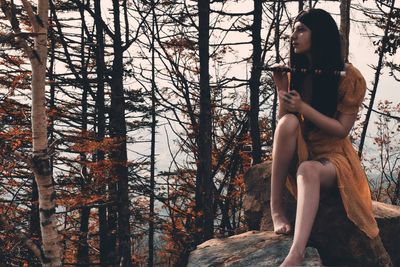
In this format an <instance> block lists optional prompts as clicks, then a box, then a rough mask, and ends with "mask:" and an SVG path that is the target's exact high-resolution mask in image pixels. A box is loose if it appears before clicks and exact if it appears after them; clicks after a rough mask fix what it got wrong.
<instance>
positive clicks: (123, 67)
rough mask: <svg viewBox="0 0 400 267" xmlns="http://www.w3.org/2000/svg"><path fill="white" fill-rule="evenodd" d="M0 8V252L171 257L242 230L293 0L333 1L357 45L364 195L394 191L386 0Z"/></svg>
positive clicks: (391, 4)
mask: <svg viewBox="0 0 400 267" xmlns="http://www.w3.org/2000/svg"><path fill="white" fill-rule="evenodd" d="M0 7H1V12H0V14H1V15H0V61H1V65H0V259H1V260H2V264H4V266H62V265H64V266H150V267H152V266H185V265H186V264H187V260H188V255H189V253H190V252H191V251H192V250H193V249H194V248H195V247H196V246H197V245H198V244H200V243H202V242H204V241H206V240H209V239H211V238H213V237H226V236H232V235H235V234H238V233H242V232H244V231H246V224H245V219H244V215H243V209H242V201H243V194H244V190H245V188H244V181H243V175H244V173H245V172H246V170H247V169H248V168H249V167H250V166H252V165H255V164H258V163H261V162H263V161H266V160H269V159H271V153H272V142H273V133H274V130H275V128H276V124H277V92H276V88H275V85H274V82H273V79H272V73H271V72H268V71H265V70H264V66H270V65H272V64H274V63H277V62H278V63H279V62H284V63H286V64H288V57H289V51H288V44H289V39H290V34H291V28H292V26H293V25H292V23H293V19H294V18H295V16H296V14H297V13H298V12H299V11H300V10H303V9H304V8H307V7H316V8H324V9H326V10H328V11H329V12H331V14H332V15H333V16H334V18H335V20H336V22H337V24H338V26H339V28H340V33H341V36H342V41H343V56H344V58H345V59H346V61H349V62H353V61H354V62H356V61H357V60H361V58H363V57H364V58H367V59H368V60H369V61H368V62H369V63H368V65H365V66H361V65H357V67H359V68H360V69H368V72H365V73H364V76H365V79H366V81H367V86H368V91H367V95H366V98H365V100H364V103H363V108H362V110H361V111H360V112H359V117H358V120H357V122H356V125H355V127H354V128H353V129H352V131H351V139H352V142H353V145H354V147H355V149H356V150H357V151H358V155H359V156H360V158H361V159H362V163H363V166H364V168H365V170H366V173H367V175H368V178H369V184H370V188H371V192H372V196H373V198H374V200H379V201H382V202H386V203H390V204H393V205H400V123H399V121H400V92H399V89H398V88H399V86H400V56H399V53H398V51H397V49H398V48H399V47H400V3H399V1H397V2H396V1H395V0H372V1H362V0H358V1H355V0H353V1H351V0H341V1H335V0H329V1H328V0H325V1H322V0H321V1H318V0H314V1H312V0H309V1H303V0H253V1H250V0H231V1H227V0H202V1H193V0H142V1H140V0H102V1H100V0H0ZM360 29H363V30H362V31H361V30H360ZM356 30H359V31H361V35H362V38H363V39H362V42H363V43H364V44H365V46H366V47H368V48H369V50H368V51H369V54H361V52H360V51H357V44H359V42H360V41H359V40H357V39H356V38H354V36H355V33H354V32H355V31H356ZM361 35H360V36H361ZM352 45H353V46H352ZM367 74H368V75H367ZM383 91H384V92H383Z"/></svg>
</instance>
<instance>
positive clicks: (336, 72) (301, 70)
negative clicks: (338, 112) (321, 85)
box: [262, 66, 346, 77]
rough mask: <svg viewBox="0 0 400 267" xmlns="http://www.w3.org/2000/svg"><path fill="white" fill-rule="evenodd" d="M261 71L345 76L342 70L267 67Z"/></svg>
mask: <svg viewBox="0 0 400 267" xmlns="http://www.w3.org/2000/svg"><path fill="white" fill-rule="evenodd" d="M262 70H267V71H277V72H296V73H303V74H307V73H311V74H317V75H321V74H331V75H338V76H342V77H344V76H346V71H344V70H332V69H330V70H323V69H308V68H299V69H297V68H289V67H267V66H263V67H262Z"/></svg>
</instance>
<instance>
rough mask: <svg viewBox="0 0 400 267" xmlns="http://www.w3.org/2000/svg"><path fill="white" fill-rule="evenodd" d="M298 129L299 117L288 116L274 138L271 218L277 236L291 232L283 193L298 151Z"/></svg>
mask: <svg viewBox="0 0 400 267" xmlns="http://www.w3.org/2000/svg"><path fill="white" fill-rule="evenodd" d="M298 128H299V121H298V119H297V117H296V116H294V115H293V114H286V115H285V116H283V117H282V118H281V119H280V120H279V123H278V126H277V128H276V131H275V136H274V145H273V150H272V171H271V217H272V221H273V224H274V232H275V233H277V234H287V233H289V232H290V231H291V226H290V223H289V221H288V219H287V218H286V215H285V212H284V209H283V206H282V191H283V187H284V183H285V180H286V177H287V175H288V170H289V166H290V163H291V161H292V159H293V156H294V153H295V150H296V142H297V131H298Z"/></svg>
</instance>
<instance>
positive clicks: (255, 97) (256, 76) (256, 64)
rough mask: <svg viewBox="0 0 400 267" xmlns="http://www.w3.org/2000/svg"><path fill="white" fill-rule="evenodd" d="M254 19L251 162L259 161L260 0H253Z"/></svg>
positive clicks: (250, 83) (251, 85)
mask: <svg viewBox="0 0 400 267" xmlns="http://www.w3.org/2000/svg"><path fill="white" fill-rule="evenodd" d="M253 12H254V19H253V27H252V30H251V33H252V41H251V42H252V46H253V55H252V68H251V76H250V81H249V85H250V135H251V142H252V158H253V164H258V163H260V162H261V141H260V128H259V125H258V113H259V111H260V77H261V25H262V0H254V11H253Z"/></svg>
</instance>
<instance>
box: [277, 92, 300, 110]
mask: <svg viewBox="0 0 400 267" xmlns="http://www.w3.org/2000/svg"><path fill="white" fill-rule="evenodd" d="M279 98H280V103H282V104H283V106H284V108H285V109H286V110H287V111H289V112H298V113H302V110H303V108H304V105H306V103H304V101H303V100H301V97H300V94H299V93H298V92H296V91H293V90H292V91H289V92H285V91H279Z"/></svg>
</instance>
